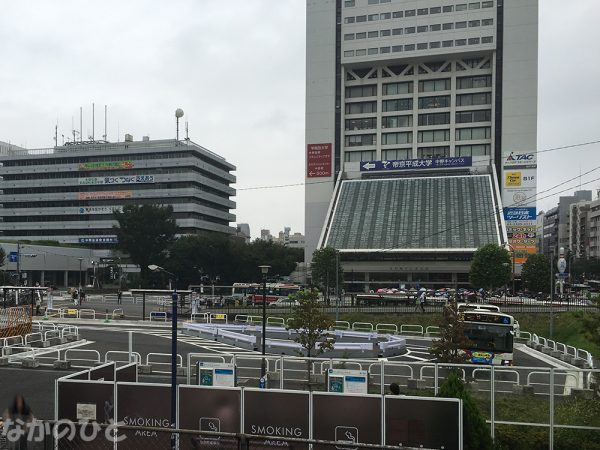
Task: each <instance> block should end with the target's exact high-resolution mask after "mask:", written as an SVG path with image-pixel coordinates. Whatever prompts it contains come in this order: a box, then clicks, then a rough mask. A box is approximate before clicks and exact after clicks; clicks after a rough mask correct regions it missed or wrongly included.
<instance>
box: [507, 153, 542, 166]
mask: <svg viewBox="0 0 600 450" xmlns="http://www.w3.org/2000/svg"><path fill="white" fill-rule="evenodd" d="M503 159H504V164H503V165H504V167H518V166H523V167H529V166H531V167H536V165H537V153H536V152H510V153H509V154H505V155H504V156H503Z"/></svg>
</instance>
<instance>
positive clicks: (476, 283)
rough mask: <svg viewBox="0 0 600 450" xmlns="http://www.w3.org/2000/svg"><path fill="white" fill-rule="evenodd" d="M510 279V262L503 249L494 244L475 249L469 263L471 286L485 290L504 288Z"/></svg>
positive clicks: (508, 255)
mask: <svg viewBox="0 0 600 450" xmlns="http://www.w3.org/2000/svg"><path fill="white" fill-rule="evenodd" d="M511 277H512V260H511V258H510V253H509V252H508V250H506V249H505V248H502V247H500V246H499V245H496V244H488V245H484V246H483V247H480V248H478V249H477V251H476V252H475V254H474V255H473V261H471V273H470V276H469V279H470V282H471V285H472V286H473V287H475V288H477V287H481V288H484V289H487V290H492V289H498V288H500V287H502V286H506V285H507V284H508V283H509V282H510V280H511Z"/></svg>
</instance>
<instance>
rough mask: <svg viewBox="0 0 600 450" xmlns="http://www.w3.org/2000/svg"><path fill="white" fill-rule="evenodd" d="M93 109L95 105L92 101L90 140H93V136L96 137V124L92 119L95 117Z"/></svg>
mask: <svg viewBox="0 0 600 450" xmlns="http://www.w3.org/2000/svg"><path fill="white" fill-rule="evenodd" d="M95 110H96V105H94V103H92V141H95V137H96V124H95V122H94V120H95V119H96V117H95Z"/></svg>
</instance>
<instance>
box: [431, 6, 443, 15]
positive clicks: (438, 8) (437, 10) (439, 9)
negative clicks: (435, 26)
mask: <svg viewBox="0 0 600 450" xmlns="http://www.w3.org/2000/svg"><path fill="white" fill-rule="evenodd" d="M441 12H442V8H441V6H436V7H434V8H429V14H439V13H441Z"/></svg>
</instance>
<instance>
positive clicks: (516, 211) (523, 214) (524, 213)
mask: <svg viewBox="0 0 600 450" xmlns="http://www.w3.org/2000/svg"><path fill="white" fill-rule="evenodd" d="M504 220H519V221H520V220H536V211H535V207H534V208H504Z"/></svg>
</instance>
